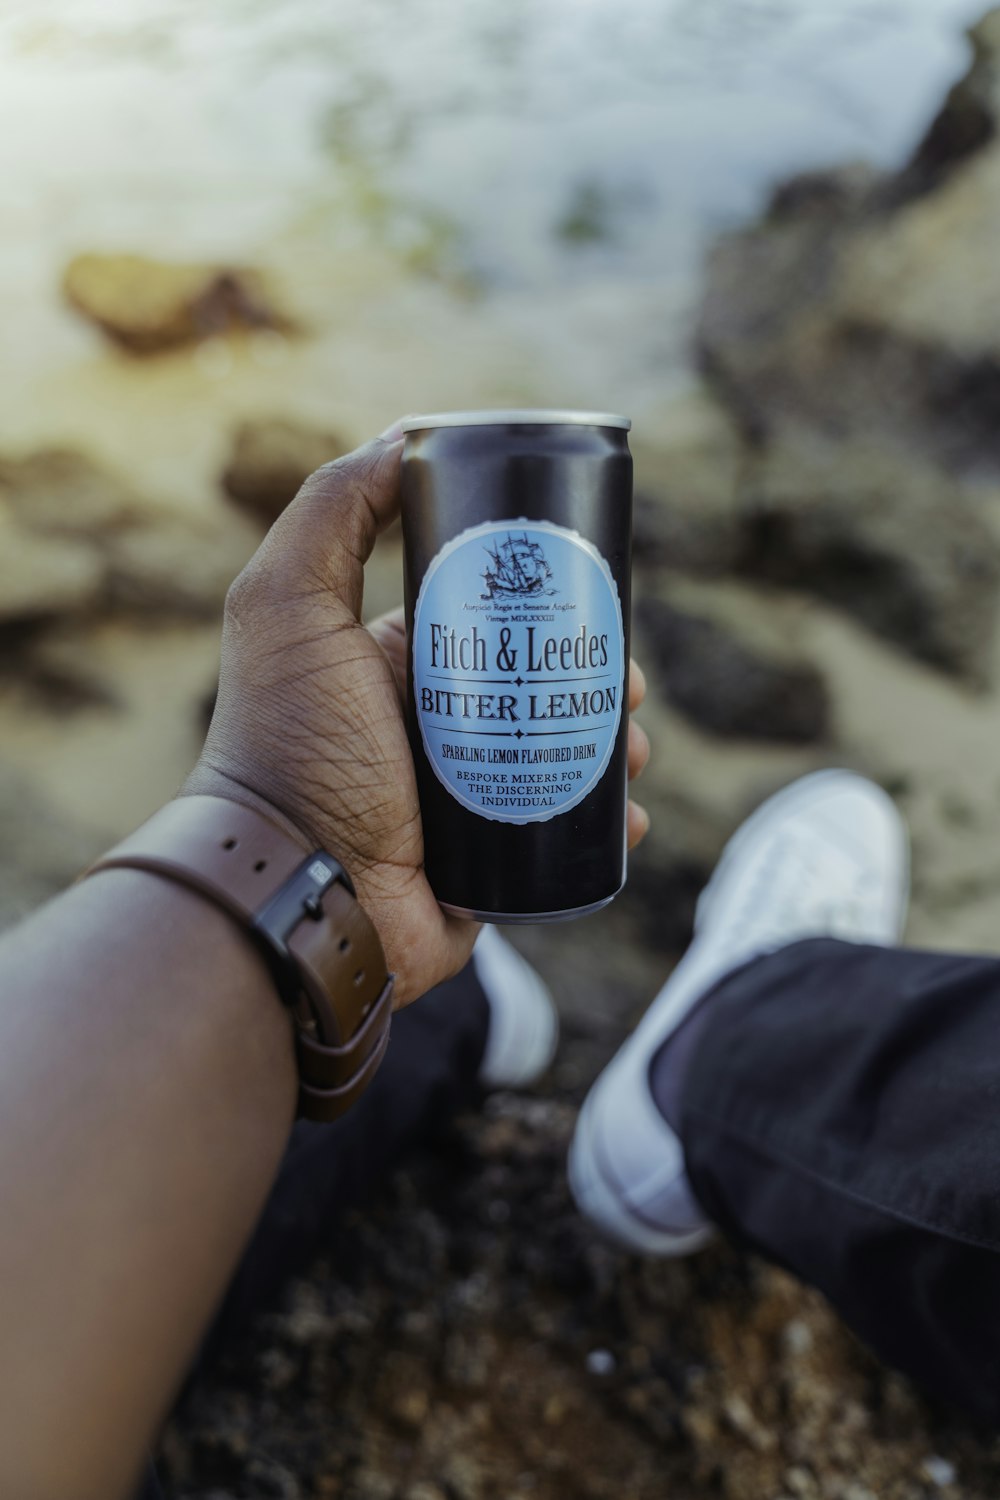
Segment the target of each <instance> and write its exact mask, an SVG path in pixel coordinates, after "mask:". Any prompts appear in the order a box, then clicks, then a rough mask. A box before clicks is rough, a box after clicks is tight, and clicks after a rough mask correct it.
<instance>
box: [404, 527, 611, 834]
mask: <svg viewBox="0 0 1000 1500" xmlns="http://www.w3.org/2000/svg"><path fill="white" fill-rule="evenodd" d="M624 689H625V639H624V632H623V629H622V611H621V602H620V600H619V598H618V589H617V587H616V586H615V581H614V579H613V577H612V576H611V570H610V568H609V567H608V565H607V563H606V562H605V560H604V558H603V557H602V556H601V554H600V553H599V552H598V551H597V549H596V547H594V546H592V545H591V543H590V542H587V541H585V540H584V538H583V537H581V536H579V535H578V534H577V533H576V532H575V531H570V530H568V529H567V528H566V527H563V526H556V525H554V524H553V523H552V522H549V521H526V520H524V519H523V518H522V519H519V520H509V521H487V522H485V523H484V524H482V525H480V526H472V527H470V528H469V529H468V530H467V531H463V532H461V533H460V534H459V535H458V536H457V537H454V538H453V539H452V540H451V541H450V542H448V543H446V545H445V546H444V547H442V549H441V551H440V552H439V553H438V554H437V556H436V557H435V558H434V561H433V562H432V563H431V565H430V567H429V568H428V569H427V572H426V573H425V574H424V579H423V582H422V584H421V586H420V593H419V596H418V598H417V603H416V608H415V610H414V615H413V698H414V708H415V713H416V717H417V722H418V724H419V725H420V734H421V738H422V740H423V745H424V749H425V751H426V752H427V758H428V760H429V761H430V763H431V765H432V766H433V768H434V771H435V774H436V775H437V777H438V780H439V781H441V782H442V783H443V784H444V786H446V787H447V789H448V791H449V792H450V793H451V794H452V796H453V797H455V798H456V799H457V801H459V802H461V804H462V806H463V807H467V808H468V809H469V810H470V811H471V812H474V813H478V814H479V815H480V817H484V818H491V819H494V820H496V821H498V822H502V823H540V822H543V821H545V820H546V819H547V818H553V817H556V816H557V815H558V814H560V813H564V812H569V810H570V808H572V807H576V805H577V803H578V802H582V800H583V799H584V797H586V796H587V794H588V792H591V791H593V789H594V787H595V786H596V785H597V783H598V782H599V781H600V779H601V777H602V776H603V775H604V773H605V771H606V770H607V767H608V762H609V761H610V759H611V755H612V751H613V750H614V745H615V739H616V737H617V734H618V727H619V725H620V723H621V715H622V699H623V695H624Z"/></svg>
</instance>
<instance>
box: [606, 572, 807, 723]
mask: <svg viewBox="0 0 1000 1500" xmlns="http://www.w3.org/2000/svg"><path fill="white" fill-rule="evenodd" d="M636 623H637V625H638V626H639V629H640V631H641V633H642V636H643V639H644V641H645V654H644V658H643V659H644V660H647V661H648V662H649V663H650V665H651V667H652V669H653V674H654V676H655V680H656V682H657V683H658V685H659V686H660V688H661V689H662V691H663V693H664V694H665V696H666V698H667V699H668V701H669V702H671V703H672V704H674V706H675V707H677V708H679V709H680V710H681V712H682V713H684V714H686V715H687V717H688V718H689V719H691V720H692V721H693V722H694V723H696V724H697V725H698V726H699V727H700V728H702V729H707V730H708V731H709V732H710V733H712V734H720V735H733V736H741V737H744V738H748V739H755V740H774V741H785V742H789V743H793V744H809V743H813V742H815V741H817V740H822V739H825V738H826V736H827V735H828V733H829V729H830V704H829V698H828V694H827V690H826V684H825V682H824V681H823V678H822V677H821V675H820V673H819V672H818V671H817V669H816V668H815V667H814V666H812V665H811V663H809V662H807V661H804V660H803V659H802V658H801V657H799V656H797V655H795V653H794V652H791V651H789V650H788V649H787V647H786V646H784V644H783V643H782V642H781V641H780V639H779V638H778V637H777V636H776V637H775V638H773V639H772V640H769V641H767V642H766V643H765V642H763V641H761V640H760V639H759V638H758V639H757V640H756V641H755V640H753V639H752V635H753V632H752V631H747V630H744V629H741V630H739V631H735V630H733V629H731V628H729V627H728V626H727V625H725V624H722V623H720V622H719V621H716V620H712V619H710V618H707V617H705V616H702V615H698V614H694V613H690V612H689V611H687V610H684V609H680V608H677V607H676V606H675V605H674V604H672V603H669V602H668V601H667V600H666V599H661V598H647V599H643V600H640V602H639V604H638V605H637V607H636Z"/></svg>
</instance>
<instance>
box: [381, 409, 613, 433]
mask: <svg viewBox="0 0 1000 1500" xmlns="http://www.w3.org/2000/svg"><path fill="white" fill-rule="evenodd" d="M400 426H401V427H402V429H403V431H404V432H424V431H426V430H427V429H428V428H432V427H510V426H519V427H526V426H539V427H540V426H550V427H618V428H620V429H621V430H622V431H624V432H628V431H629V430H630V428H631V426H632V419H631V417H623V416H621V415H620V414H619V413H617V412H611V411H564V410H554V411H549V410H545V409H543V408H537V407H528V408H526V409H524V410H518V409H511V410H489V411H435V412H421V413H416V414H410V415H409V416H405V417H404V418H403V420H402V422H401V423H400Z"/></svg>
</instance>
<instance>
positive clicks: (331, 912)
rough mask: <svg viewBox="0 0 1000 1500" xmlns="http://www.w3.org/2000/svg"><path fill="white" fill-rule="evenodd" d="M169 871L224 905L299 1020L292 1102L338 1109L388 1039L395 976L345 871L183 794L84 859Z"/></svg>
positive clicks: (252, 816) (328, 1112) (331, 1114)
mask: <svg viewBox="0 0 1000 1500" xmlns="http://www.w3.org/2000/svg"><path fill="white" fill-rule="evenodd" d="M121 868H126V869H138V870H146V871H148V872H149V873H150V874H153V875H159V876H161V877H164V878H165V879H168V880H174V881H177V882H179V883H180V884H181V885H186V886H188V887H189V888H190V889H192V890H195V891H198V892H199V893H200V894H201V895H203V896H205V897H207V898H208V900H210V901H212V902H213V903H214V904H215V905H217V906H221V907H222V908H223V909H224V910H225V911H227V912H228V913H229V914H230V916H232V917H233V918H234V919H235V920H236V921H237V922H238V923H239V924H240V926H241V927H243V928H244V929H245V930H247V931H248V932H249V933H250V935H251V936H252V937H253V938H254V940H255V941H256V942H257V943H258V945H259V946H260V947H261V950H262V953H263V955H264V957H265V958H266V959H267V961H268V962H269V964H270V965H271V968H272V972H273V973H274V975H275V979H276V981H277V983H278V987H279V990H280V992H281V995H282V998H283V999H284V1000H285V1002H286V1003H287V1004H288V1005H289V1007H290V1009H291V1011H292V1014H293V1016H294V1018H295V1023H296V1038H295V1045H296V1055H297V1059H298V1067H299V1082H300V1087H299V1112H300V1114H302V1115H304V1116H305V1117H306V1118H307V1119H312V1120H333V1119H336V1118H337V1117H338V1116H339V1115H341V1114H343V1112H344V1110H345V1109H347V1108H348V1107H349V1105H351V1104H352V1103H353V1102H354V1100H355V1099H356V1098H357V1097H358V1095H359V1094H360V1093H361V1092H362V1091H363V1090H364V1088H365V1087H366V1086H367V1084H368V1083H369V1082H370V1080H371V1078H372V1077H373V1076H374V1074H375V1071H376V1069H377V1068H378V1065H379V1063H380V1062H381V1060H382V1057H383V1055H384V1053H385V1049H386V1046H387V1045H388V1040H389V1023H390V1018H391V1013H392V978H391V976H390V975H389V974H388V972H387V969H386V963H385V955H384V953H383V952H382V945H381V943H380V942H379V938H378V933H377V932H376V931H375V928H374V927H373V925H372V923H371V922H370V920H369V919H368V916H367V915H366V913H365V911H364V908H363V907H362V906H361V905H360V904H359V902H358V901H357V899H356V897H355V895H354V888H353V886H352V885H351V882H350V878H349V876H348V875H347V873H346V871H344V870H343V868H342V867H341V866H340V865H339V864H338V862H337V861H336V860H335V859H334V858H333V856H332V855H329V854H326V853H325V852H324V851H323V850H315V851H313V852H310V851H309V850H308V849H307V847H306V846H305V844H303V843H300V842H299V841H298V840H297V839H295V838H293V837H292V836H291V835H290V834H289V833H288V832H287V831H286V830H285V829H283V828H281V827H279V826H278V824H277V823H274V822H272V821H271V819H270V818H267V817H265V816H264V814H263V813H261V812H258V811H257V810H256V809H254V808H250V807H247V806H245V805H244V804H242V803H238V802H230V801H229V800H228V799H227V798H223V797H180V798H178V799H177V800H176V801H174V802H169V803H167V804H166V806H164V807H162V808H160V810H159V811H158V812H156V813H154V814H153V816H152V817H151V818H150V819H149V821H148V822H146V823H144V824H143V825H142V827H141V828H139V829H137V830H136V832H135V833H133V834H130V835H129V837H128V838H126V839H124V840H123V841H122V842H121V843H120V844H118V845H117V846H116V847H115V848H114V849H112V850H110V851H109V853H107V854H105V855H104V856H102V858H101V859H99V860H97V862H96V863H95V864H94V865H92V866H91V868H90V870H88V871H87V874H88V875H92V874H95V873H96V872H97V871H99V870H108V869H121Z"/></svg>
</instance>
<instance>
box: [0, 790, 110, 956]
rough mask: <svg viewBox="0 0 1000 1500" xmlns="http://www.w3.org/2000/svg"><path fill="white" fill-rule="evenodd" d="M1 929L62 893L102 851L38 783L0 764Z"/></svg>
mask: <svg viewBox="0 0 1000 1500" xmlns="http://www.w3.org/2000/svg"><path fill="white" fill-rule="evenodd" d="M0 807H2V808H3V840H2V842H0V927H6V926H9V925H11V924H12V923H13V922H15V921H17V920H19V919H20V918H21V917H24V916H26V915H27V914H28V913H29V912H30V911H32V910H34V908H35V907H36V906H39V905H40V904H41V902H43V901H46V900H48V898H49V897H50V896H54V895H55V894H56V892H57V891H60V890H62V889H64V887H65V886H67V885H69V884H70V882H71V881H72V880H74V879H75V877H76V876H77V875H78V874H79V873H80V871H81V870H83V869H85V868H86V866H87V865H88V864H89V863H90V862H91V861H92V860H94V859H96V857H97V855H98V854H99V853H100V852H101V848H102V846H103V840H102V838H101V835H100V834H99V833H96V834H95V833H92V832H90V831H88V830H86V829H81V828H79V827H77V826H76V825H75V824H74V823H72V822H71V821H69V820H68V819H67V818H65V817H64V816H62V815H60V814H59V813H58V812H56V811H55V810H54V809H53V807H52V805H51V801H50V799H49V798H48V797H46V795H45V792H44V788H43V787H42V786H41V784H36V783H35V782H33V781H32V780H31V779H30V778H29V777H27V776H26V775H24V774H22V773H21V772H19V771H15V770H13V769H11V768H10V767H8V766H5V765H3V764H2V763H0Z"/></svg>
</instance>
